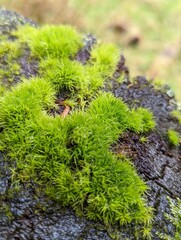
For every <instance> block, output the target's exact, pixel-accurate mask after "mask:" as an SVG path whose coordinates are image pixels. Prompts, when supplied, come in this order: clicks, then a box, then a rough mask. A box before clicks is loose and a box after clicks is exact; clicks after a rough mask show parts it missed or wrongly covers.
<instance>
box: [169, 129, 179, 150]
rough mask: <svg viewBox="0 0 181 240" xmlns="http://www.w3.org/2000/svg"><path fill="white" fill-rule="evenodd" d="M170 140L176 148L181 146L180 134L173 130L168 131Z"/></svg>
mask: <svg viewBox="0 0 181 240" xmlns="http://www.w3.org/2000/svg"><path fill="white" fill-rule="evenodd" d="M168 139H169V142H170V144H172V145H174V146H178V145H179V144H180V136H179V134H178V133H177V132H176V131H174V130H172V129H169V130H168Z"/></svg>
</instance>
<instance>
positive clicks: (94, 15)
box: [0, 0, 181, 101]
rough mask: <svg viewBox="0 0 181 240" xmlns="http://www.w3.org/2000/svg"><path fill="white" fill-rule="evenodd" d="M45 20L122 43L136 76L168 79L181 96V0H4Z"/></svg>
mask: <svg viewBox="0 0 181 240" xmlns="http://www.w3.org/2000/svg"><path fill="white" fill-rule="evenodd" d="M0 3H1V4H0V5H1V6H4V7H7V8H9V9H14V10H16V11H19V12H21V13H22V14H24V15H25V16H27V17H30V18H33V19H35V20H36V21H38V22H40V23H55V24H59V23H68V24H72V25H75V26H77V27H78V28H79V29H81V30H82V31H84V32H93V33H94V34H95V35H96V36H97V37H98V38H99V39H101V40H104V41H112V42H115V43H116V44H118V45H119V46H120V48H121V50H122V53H123V54H124V55H125V57H126V60H127V65H128V67H129V69H130V72H131V74H132V77H133V76H136V75H146V76H147V77H148V78H156V79H159V80H164V81H165V82H166V83H167V84H169V85H171V86H172V88H173V89H174V91H175V94H176V97H177V99H178V100H179V101H181V29H180V26H181V1H180V0H174V1H172V0H134V1H133V0H121V1H120V0H104V1H100V0H87V1H85V0H67V1H66V0H44V1H42V0H27V1H25V0H24V1H23V0H14V1H13V0H0Z"/></svg>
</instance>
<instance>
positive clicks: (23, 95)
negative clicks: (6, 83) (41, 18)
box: [0, 26, 155, 236]
mask: <svg viewBox="0 0 181 240" xmlns="http://www.w3.org/2000/svg"><path fill="white" fill-rule="evenodd" d="M14 35H16V36H17V37H18V38H19V40H16V42H17V49H18V47H19V46H20V45H18V44H19V43H20V42H21V43H22V42H26V43H27V44H28V47H29V48H30V49H31V54H32V56H36V57H37V58H38V59H39V61H40V72H39V77H36V78H31V79H30V80H26V79H25V80H23V81H22V82H21V83H19V84H18V85H17V86H15V87H12V89H11V91H8V90H7V91H5V93H4V95H3V97H1V99H0V127H1V129H2V133H1V135H0V143H1V150H4V151H6V152H7V154H8V156H10V157H11V158H12V159H13V160H16V169H15V172H16V174H17V176H18V179H19V180H21V181H29V180H30V179H34V181H36V182H37V183H39V184H40V185H42V186H46V187H45V192H46V194H47V195H48V196H49V197H51V198H53V199H56V200H57V201H60V202H61V204H62V205H64V206H72V208H73V209H74V210H75V211H76V212H77V213H80V212H82V213H84V214H85V215H86V216H87V217H88V218H89V219H93V220H101V221H103V222H104V223H105V224H107V225H114V224H116V223H119V224H120V225H123V224H127V223H135V224H136V225H137V226H140V225H141V226H142V228H143V229H142V230H140V233H141V232H144V234H143V236H146V235H149V231H148V232H147V229H149V227H150V223H151V219H152V209H151V208H150V207H148V206H147V205H146V200H145V199H144V194H145V191H146V190H147V186H146V185H145V183H144V182H143V181H142V179H141V178H140V177H139V176H138V175H137V173H136V171H135V169H134V167H133V165H132V164H131V162H130V161H129V160H127V159H125V157H122V158H121V157H117V156H116V155H114V154H113V153H112V152H111V150H110V146H111V144H112V143H114V141H116V140H117V139H118V137H119V136H120V134H121V133H123V132H124V131H126V130H127V131H128V130H131V131H135V132H137V133H142V132H147V131H150V130H151V129H153V128H154V126H155V122H154V120H153V116H152V114H151V112H149V111H148V110H146V109H143V108H139V109H137V110H135V109H132V110H131V109H129V108H128V107H127V105H126V104H125V103H124V102H123V101H121V100H120V99H116V98H115V97H114V96H113V95H112V94H111V93H106V92H104V91H103V90H102V89H103V86H104V84H105V81H107V79H108V78H110V77H111V75H112V74H113V73H114V72H115V70H116V65H117V61H119V52H118V50H117V48H116V47H114V46H112V45H103V46H100V45H98V46H96V47H95V49H94V51H93V52H92V57H91V58H90V60H89V61H88V62H87V64H85V65H83V64H81V63H79V62H77V61H76V60H75V55H76V53H77V52H78V51H79V50H80V49H81V47H82V41H81V35H80V34H79V33H77V32H76V30H75V29H73V28H71V27H68V26H61V27H55V26H45V27H42V28H40V29H34V28H30V27H24V28H21V29H20V30H18V31H17V32H15V33H14ZM15 70H16V68H15ZM15 70H14V71H15ZM65 93H66V94H65ZM61 104H63V105H66V106H69V108H68V111H67V112H66V114H65V112H64V110H65V109H64V110H63V112H64V115H63V116H64V117H63V116H62V114H58V111H60V109H59V108H60V105H61ZM52 109H54V112H55V113H56V114H54V115H52V114H51V110H52ZM146 233H147V234H146Z"/></svg>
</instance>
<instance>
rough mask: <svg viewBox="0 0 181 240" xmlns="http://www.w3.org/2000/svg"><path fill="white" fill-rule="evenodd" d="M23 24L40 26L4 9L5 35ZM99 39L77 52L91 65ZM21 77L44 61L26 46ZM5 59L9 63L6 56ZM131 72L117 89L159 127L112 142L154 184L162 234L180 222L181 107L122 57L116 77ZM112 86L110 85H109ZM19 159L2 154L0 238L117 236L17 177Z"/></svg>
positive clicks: (0, 30)
mask: <svg viewBox="0 0 181 240" xmlns="http://www.w3.org/2000/svg"><path fill="white" fill-rule="evenodd" d="M23 24H31V25H33V26H36V24H35V23H33V22H32V21H31V20H28V19H26V18H24V17H22V16H20V15H18V14H16V13H13V12H11V11H7V10H2V9H0V34H1V35H2V34H3V35H5V36H6V37H7V39H10V40H12V41H13V40H14V39H13V36H12V35H11V31H12V30H14V29H16V28H17V27H18V26H20V25H23ZM95 42H96V40H95V38H94V37H93V36H92V35H88V37H87V41H85V46H84V48H83V49H82V50H81V51H80V52H79V53H77V56H76V60H77V61H80V62H82V64H86V61H88V59H89V58H90V51H91V48H92V47H93V45H94V43H95ZM18 61H19V63H20V66H21V71H20V72H21V74H20V75H19V78H18V80H17V81H16V82H19V81H20V80H21V77H22V76H24V77H26V78H30V77H31V76H36V75H37V74H38V61H37V60H36V59H32V58H31V57H30V51H29V49H28V48H27V47H25V48H24V55H23V56H22V57H20V58H19V60H18ZM0 64H1V65H3V61H2V58H1V60H0ZM122 73H124V74H125V81H124V82H123V83H119V84H118V83H116V82H115V81H114V80H110V81H112V86H113V87H112V89H111V91H112V92H113V94H114V95H115V96H116V97H118V98H121V99H123V100H124V102H125V103H127V104H128V106H130V107H131V108H137V107H140V106H141V107H145V108H148V109H150V110H151V111H152V112H153V114H154V117H155V120H156V123H157V126H156V129H155V130H154V131H152V132H151V133H149V134H146V135H143V136H144V137H145V138H146V141H144V142H143V141H142V140H141V137H143V136H141V135H139V134H136V133H133V132H126V133H124V134H123V135H122V136H121V137H120V138H119V139H118V141H117V142H116V143H115V144H114V145H113V146H112V150H113V152H115V153H116V154H124V155H126V156H128V157H129V158H130V159H131V160H132V161H133V163H134V165H135V167H136V169H137V171H138V173H139V174H140V175H141V176H142V178H143V179H144V180H145V182H146V183H147V184H148V186H149V187H150V190H149V191H148V194H147V199H148V203H149V205H150V206H153V207H154V208H155V219H154V226H153V239H159V238H158V237H157V235H156V231H162V229H163V228H167V229H168V231H169V232H170V234H173V231H174V227H173V226H172V225H171V224H170V223H169V222H168V221H167V220H166V219H165V216H164V212H168V213H169V211H170V210H169V207H168V201H167V196H170V197H171V198H172V199H175V198H176V197H180V198H181V147H172V146H170V145H169V142H168V139H167V136H166V132H167V130H168V129H169V128H172V129H175V130H176V131H178V132H179V133H181V125H180V124H179V122H178V121H177V120H176V119H175V118H173V117H172V115H171V111H172V110H174V109H176V108H177V105H176V102H175V99H174V96H172V94H171V92H170V89H168V88H167V87H165V89H161V90H156V89H155V87H154V85H153V82H151V81H147V80H146V79H145V78H144V77H138V78H137V79H136V80H135V81H134V82H130V81H129V72H128V69H127V67H126V66H125V59H124V58H123V56H121V58H120V61H119V63H118V65H117V68H116V70H115V74H114V78H117V77H119V76H120V74H122ZM109 90H110V89H109ZM15 164H16V163H12V161H11V162H10V161H9V160H8V159H7V157H6V156H5V155H3V154H2V153H0V239H2V240H5V239H9V240H11V239H12V240H19V239H20V240H21V239H22V240H24V239H26V240H28V239H42V240H43V239H47V240H48V239H60V240H69V239H70V240H72V239H77V240H78V239H85V240H86V239H87V240H88V239H89V240H94V239H95V240H98V239H104V240H108V239H111V238H110V237H109V235H108V233H107V231H106V227H105V226H103V225H101V223H97V222H96V223H95V222H92V221H89V220H87V219H85V218H84V217H78V216H76V215H75V213H74V212H73V211H72V210H71V209H68V208H63V207H62V206H60V205H59V204H58V203H56V202H54V201H50V200H48V199H47V198H46V197H45V196H44V195H43V194H42V192H43V189H42V192H40V191H38V190H37V188H36V186H34V184H33V180H32V182H30V183H27V184H19V182H14V181H12V177H13V173H12V171H11V167H12V166H13V165H15ZM132 228H134V226H132V227H130V229H129V230H128V231H127V230H125V231H124V230H123V229H122V230H121V231H122V232H123V233H122V236H121V237H120V239H126V238H127V239H134V237H133V235H132Z"/></svg>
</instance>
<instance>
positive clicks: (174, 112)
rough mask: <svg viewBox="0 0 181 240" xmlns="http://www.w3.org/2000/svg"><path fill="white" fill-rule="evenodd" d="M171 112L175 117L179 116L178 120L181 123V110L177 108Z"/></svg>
mask: <svg viewBox="0 0 181 240" xmlns="http://www.w3.org/2000/svg"><path fill="white" fill-rule="evenodd" d="M171 114H172V116H173V117H175V118H177V119H178V121H179V123H180V124H181V112H180V111H177V110H175V111H173V112H172V113H171Z"/></svg>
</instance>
